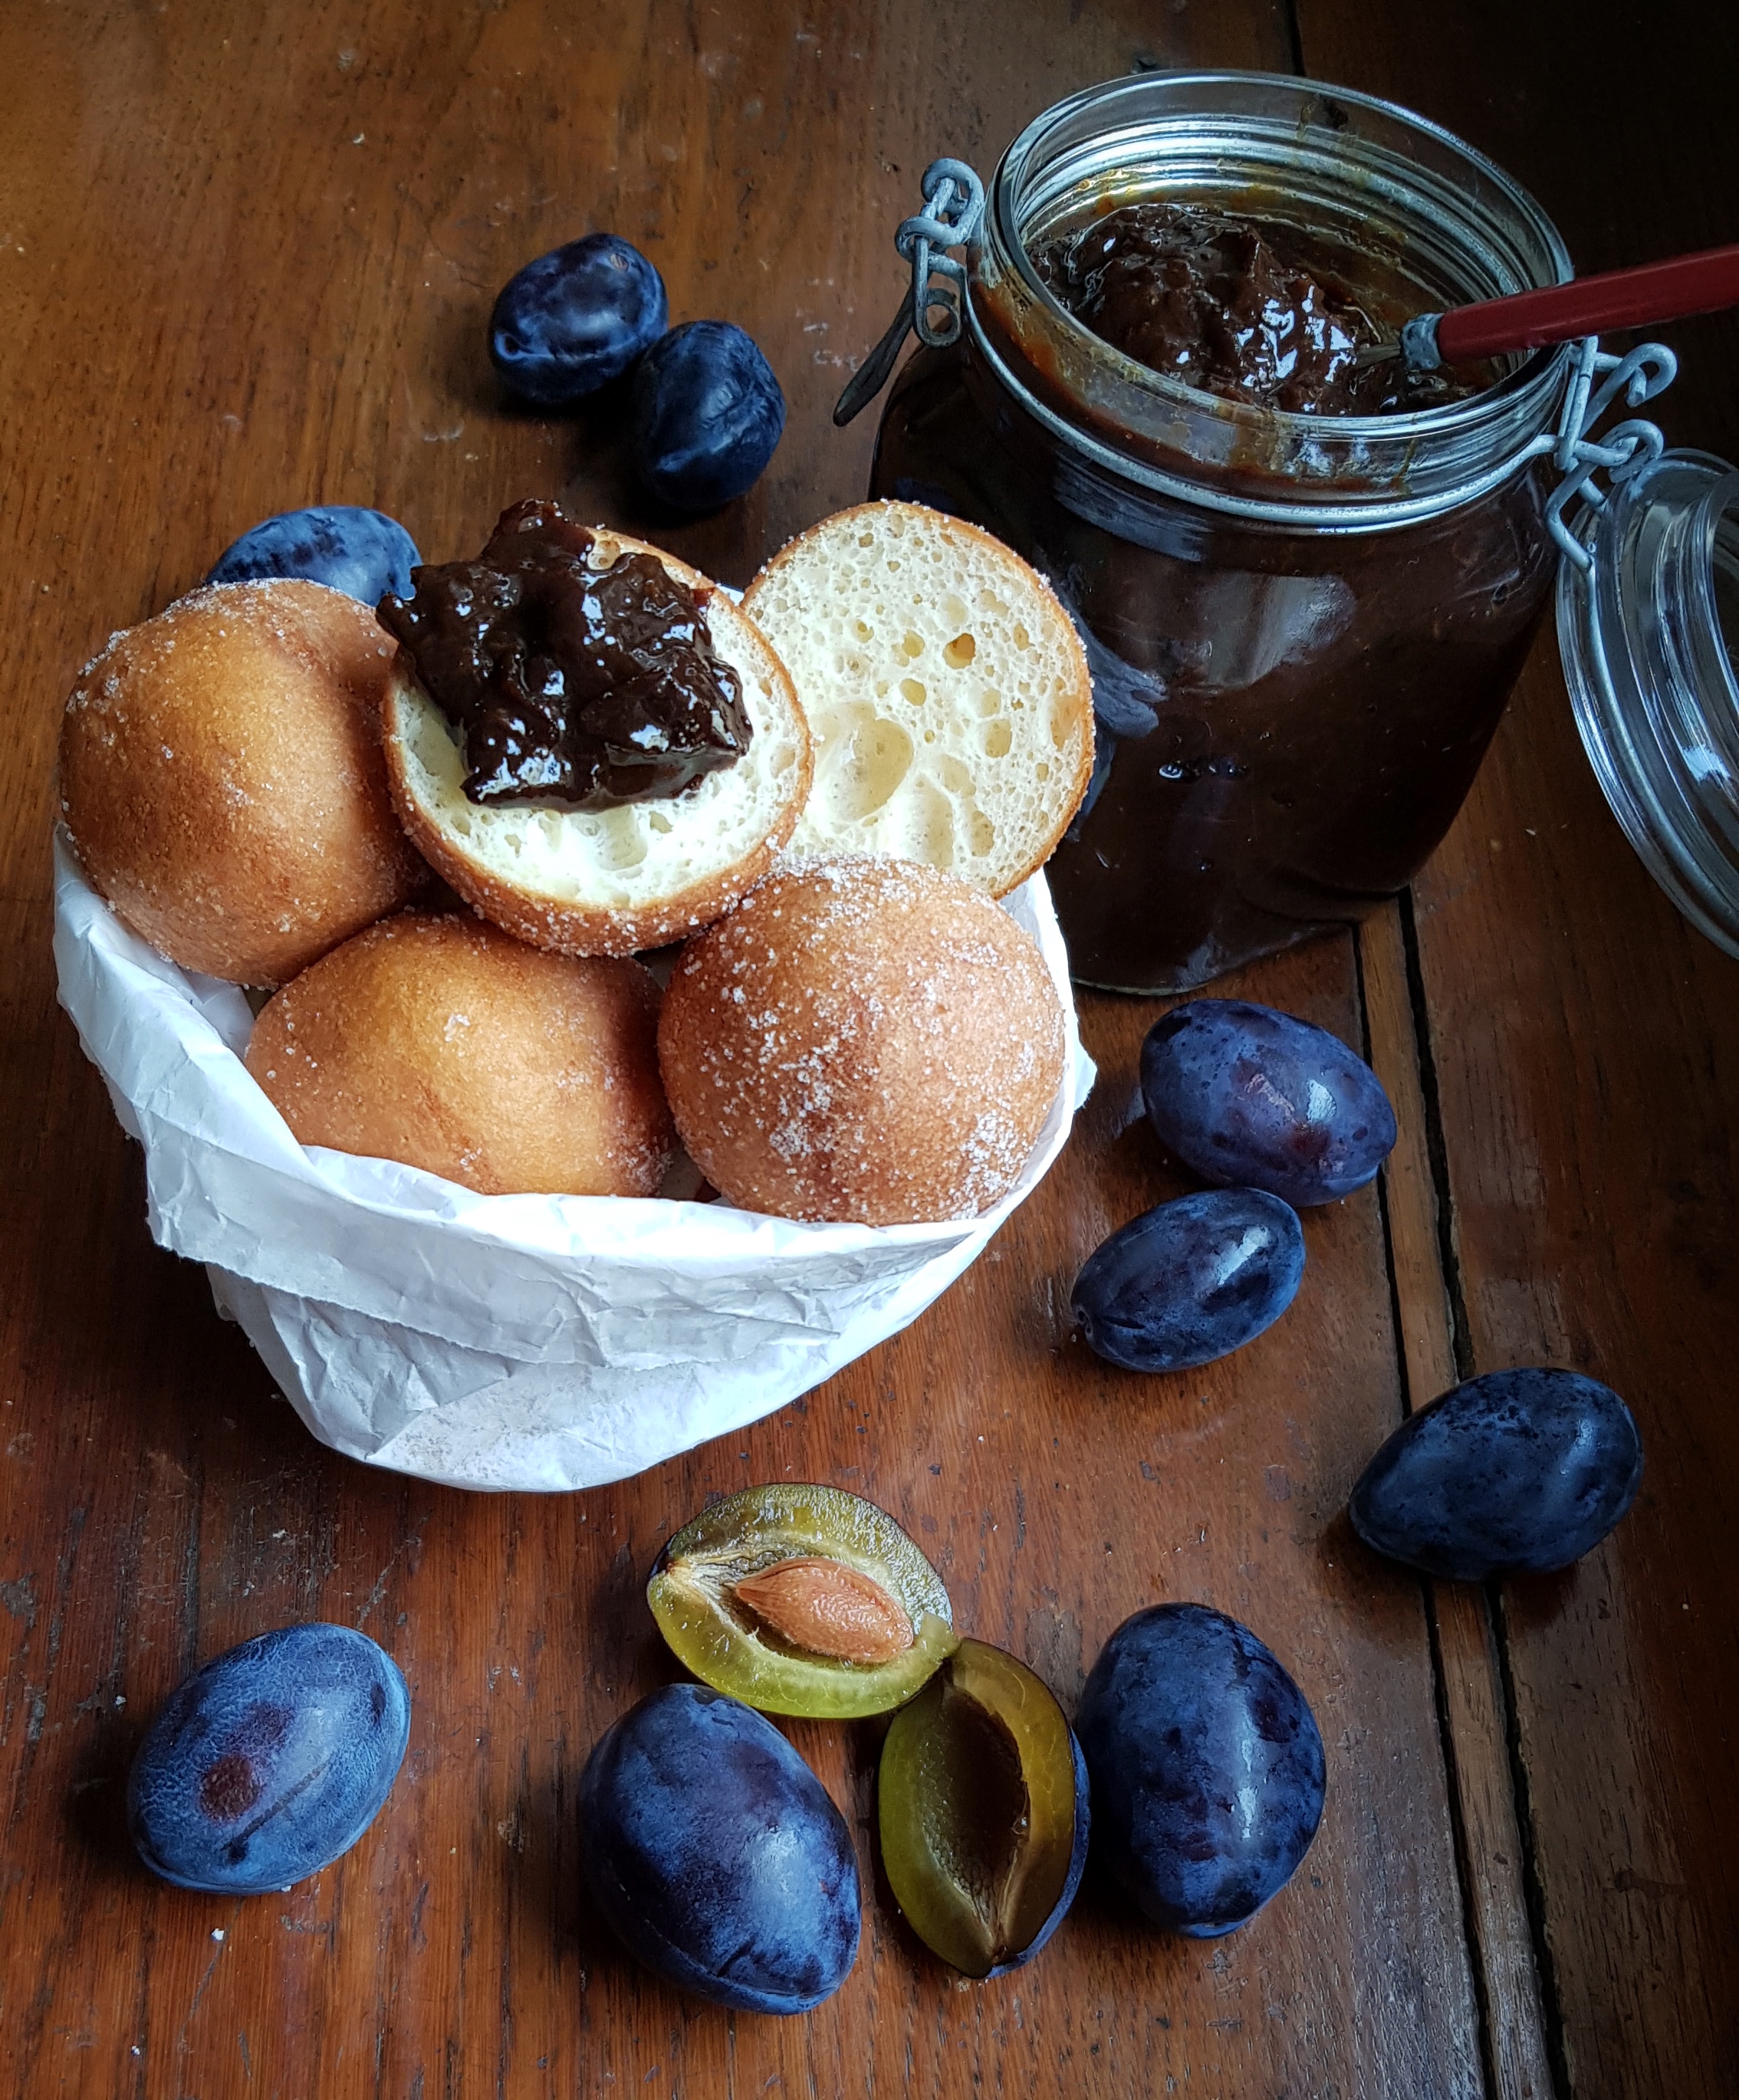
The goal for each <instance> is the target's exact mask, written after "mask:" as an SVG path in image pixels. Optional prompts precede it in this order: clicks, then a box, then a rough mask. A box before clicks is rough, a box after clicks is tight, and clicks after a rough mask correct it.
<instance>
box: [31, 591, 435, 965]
mask: <svg viewBox="0 0 1739 2100" xmlns="http://www.w3.org/2000/svg"><path fill="white" fill-rule="evenodd" d="M396 647H397V645H396V644H395V642H393V640H392V638H391V636H390V635H388V634H386V633H385V632H384V631H383V630H382V628H381V627H380V625H379V624H378V623H377V621H376V620H375V617H374V615H373V612H372V611H370V609H369V607H367V606H364V605H360V604H359V603H358V602H356V600H355V598H350V597H348V596H346V593H344V592H342V591H337V590H331V589H328V588H327V586H326V585H324V584H316V583H309V582H307V581H305V580H302V579H299V578H294V579H293V578H280V579H274V580H271V581H269V582H263V583H240V584H218V585H211V586H210V587H208V588H207V589H202V590H197V591H195V592H193V593H191V594H190V595H189V596H188V597H187V598H181V599H179V600H178V601H177V602H176V603H175V604H174V605H172V606H170V607H169V609H168V610H167V611H165V612H161V613H159V614H158V615H157V617H156V618H155V619H153V620H145V621H144V622H143V623H142V624H140V625H139V626H138V627H134V628H130V629H127V630H126V632H124V633H119V634H114V635H111V636H110V637H109V640H108V646H106V647H105V648H104V650H103V651H102V652H101V654H100V655H98V656H97V657H96V658H95V659H94V660H93V661H92V662H91V663H90V664H86V667H85V669H84V670H83V672H82V673H81V674H80V677H79V682H78V683H77V686H75V687H74V688H73V693H72V696H71V697H70V699H68V702H67V706H66V713H65V717H64V720H63V721H62V724H61V732H60V796H61V802H60V813H61V815H62V817H63V818H64V819H65V822H66V825H67V828H68V832H70V833H71V835H72V838H73V845H74V846H75V848H76V849H77V854H78V857H79V858H80V860H81V861H82V862H83V864H84V868H85V871H86V874H87V875H88V876H89V877H90V881H91V883H92V885H94V886H95V888H96V889H99V890H100V891H101V892H102V893H103V895H104V897H105V898H107V899H108V902H109V903H110V904H111V905H113V907H114V909H115V911H117V913H118V914H119V915H120V916H121V918H122V919H124V920H126V923H127V924H128V925H130V927H131V928H132V929H133V930H134V931H135V933H139V934H141V935H143V937H144V938H145V939H146V940H148V942H150V943H151V944H152V946H153V947H154V948H156V949H157V951H159V952H160V953H161V954H162V955H167V956H168V957H169V958H170V960H171V961H173V962H177V963H179V964H182V965H183V967H184V968H188V969H195V970H203V971H204V972H205V973H207V974H208V975H209V976H211V977H229V978H231V979H232V980H233V981H234V982H236V983H238V984H249V985H260V986H271V985H279V984H283V983H285V982H287V981H288V980H289V978H291V977H294V976H295V975H296V973H298V971H299V970H302V969H304V968H307V965H308V964H310V963H311V962H313V961H314V960H316V958H317V957H319V956H320V955H324V954H326V953H327V952H328V951H329V950H330V949H332V948H333V947H336V946H338V943H339V942H341V941H343V940H345V939H346V938H348V937H349V936H350V935H351V934H352V933H356V932H357V931H358V930H359V929H360V928H362V927H364V926H366V925H368V924H370V923H371V922H372V921H373V920H377V919H379V918H380V917H382V915H384V914H385V913H386V912H389V911H396V910H397V909H398V908H399V906H400V905H403V904H405V903H408V902H409V901H410V900H411V898H413V897H414V896H416V895H417V892H418V891H419V890H420V889H422V888H423V886H424V885H425V884H426V881H427V880H428V872H429V871H428V870H427V868H426V867H425V866H424V865H423V863H422V861H421V860H420V859H419V858H418V857H417V854H416V852H415V850H414V849H413V847H412V845H411V844H410V842H409V841H408V840H407V839H406V837H405V836H404V832H402V831H401V830H400V828H399V823H398V820H397V819H396V818H395V817H394V815H393V813H392V805H391V801H390V800H389V798H388V795H387V791H386V761H385V760H384V759H383V757H382V753H381V731H380V717H381V704H382V696H383V695H384V693H385V690H386V682H387V677H388V673H389V670H390V668H391V664H392V660H393V657H394V655H395V651H396Z"/></svg>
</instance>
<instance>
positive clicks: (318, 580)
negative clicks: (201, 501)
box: [205, 503, 422, 605]
mask: <svg viewBox="0 0 1739 2100" xmlns="http://www.w3.org/2000/svg"><path fill="white" fill-rule="evenodd" d="M421 560H422V555H421V554H418V553H417V542H416V541H415V540H413V538H412V537H411V536H410V534H409V533H408V532H406V531H405V529H404V527H403V526H402V525H401V524H400V523H399V521H398V519H397V518H389V517H388V516H387V515H386V512H385V511H384V510H364V509H362V508H361V507H360V505H356V504H354V503H316V504H314V505H311V506H310V507H309V508H308V509H307V510H280V512H279V513H278V514H277V515H276V517H274V518H262V519H261V521H260V523H258V525H255V526H254V527H251V528H250V529H249V531H248V532H244V533H243V534H242V536H241V538H240V539H239V540H234V541H232V543H231V545H229V546H227V547H226V548H225V549H224V550H223V553H222V554H219V555H218V558H217V561H216V562H215V564H214V567H213V568H212V571H211V573H210V576H207V577H206V579H205V580H206V582H207V583H208V584H240V583H248V582H251V581H252V580H254V579H255V578H256V577H272V576H302V577H305V578H306V579H307V581H308V582H310V583H315V584H329V585H331V586H332V588H333V589H334V590H341V591H345V592H347V593H349V595H350V596H351V598H360V599H361V600H362V602H363V603H364V605H378V604H379V603H380V602H381V600H382V598H384V597H385V596H386V593H387V592H388V591H391V592H392V593H395V596H397V597H399V598H408V596H409V595H410V591H411V571H412V570H413V568H415V567H416V566H417V563H418V562H420V561H421Z"/></svg>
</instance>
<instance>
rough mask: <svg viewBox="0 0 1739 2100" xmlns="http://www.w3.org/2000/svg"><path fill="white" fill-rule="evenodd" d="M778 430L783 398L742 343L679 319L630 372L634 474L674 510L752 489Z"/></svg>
mask: <svg viewBox="0 0 1739 2100" xmlns="http://www.w3.org/2000/svg"><path fill="white" fill-rule="evenodd" d="M784 427H785V397H784V395H783V394H782V393H781V392H780V391H779V382H778V380H777V379H775V377H774V376H773V368H772V366H771V365H770V364H768V363H767V361H766V358H764V357H763V356H762V355H761V351H760V350H759V348H758V347H757V345H756V343H755V341H754V338H753V337H752V336H747V335H745V334H744V333H743V331H742V329H739V328H737V327H735V326H734V325H733V324H731V323H730V321H688V322H686V323H685V324H684V325H683V326H682V327H681V328H674V329H672V330H671V331H670V333H669V335H667V336H665V337H662V338H661V340H660V341H659V342H655V343H654V344H653V346H652V347H651V349H650V350H649V351H647V354H646V355H645V356H644V357H642V359H641V360H640V362H639V364H638V366H637V367H636V368H635V371H634V398H633V414H632V419H631V421H630V425H629V437H630V441H631V443H632V446H633V459H634V465H635V468H636V470H637V471H638V474H639V476H640V479H642V481H643V482H644V483H646V485H647V487H648V488H649V489H651V492H652V493H653V495H655V496H657V497H659V498H660V500H661V501H664V502H665V503H669V504H671V505H674V507H675V508H676V509H678V510H716V509H717V506H718V505H720V504H721V503H728V502H729V501H730V499H731V497H732V496H740V495H741V494H742V493H743V492H744V489H746V488H748V487H753V484H754V483H756V482H757V481H758V480H759V479H760V478H761V470H762V469H763V468H764V467H765V466H766V463H767V461H769V460H770V459H771V458H772V457H773V452H774V448H775V446H776V445H777V444H778V443H779V435H780V433H781V432H782V431H783V430H784Z"/></svg>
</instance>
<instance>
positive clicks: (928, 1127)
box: [658, 855, 1065, 1225]
mask: <svg viewBox="0 0 1739 2100" xmlns="http://www.w3.org/2000/svg"><path fill="white" fill-rule="evenodd" d="M1064 1052H1065V1045H1064V1033H1063V1016H1062V1009H1061V1004H1060V1002H1059V1001H1058V999H1057V992H1056V988H1055V986H1053V984H1052V982H1051V979H1050V975H1049V973H1048V970H1047V969H1046V968H1045V965H1044V958H1043V957H1042V956H1041V955H1040V954H1039V949H1038V946H1037V944H1036V943H1035V942H1034V941H1033V940H1032V939H1031V937H1029V936H1028V935H1027V934H1026V933H1023V932H1022V930H1021V929H1020V928H1019V927H1018V926H1017V925H1016V924H1014V922H1013V920H1011V919H1009V917H1008V915H1006V914H1005V913H1004V912H1002V911H999V910H998V909H997V907H995V904H993V903H992V902H991V901H990V899H989V898H986V896H985V895H984V893H982V890H979V889H975V888H974V887H973V885H971V884H969V883H967V882H965V881H963V880H960V878H959V877H958V876H952V875H947V874H944V873H943V872H942V871H940V870H938V869H936V868H931V867H920V866H918V865H916V863H913V862H905V861H893V860H886V859H880V858H874V857H872V856H868V855H858V856H843V857H838V858H824V859H819V860H813V861H808V862H802V863H800V864H797V865H795V866H792V867H785V868H781V869H777V870H775V871H774V872H773V873H772V874H771V875H769V876H766V878H765V879H764V880H762V881H761V882H760V883H759V884H757V886H756V887H755V888H754V889H753V890H751V891H750V893H748V896H747V897H745V898H744V899H743V901H742V902H741V903H740V904H739V905H738V906H737V907H736V908H735V910H734V911H731V912H730V913H729V914H728V915H726V917H725V918H723V919H722V920H719V921H718V922H717V924H715V925H713V926H712V927H710V928H708V930H707V931H706V932H705V933H703V934H701V935H700V937H699V938H698V939H696V940H695V941H692V942H690V944H689V946H687V948H686V949H685V950H684V951H683V954H682V960H680V962H679V963H678V965H677V968H676V971H675V973H674V974H673V977H672V978H671V982H670V986H669V990H668V991H667V992H666V994H665V996H664V1011H663V1013H662V1015H661V1016H660V1022H659V1034H658V1054H659V1065H660V1070H662V1072H663V1074H664V1088H665V1092H666V1093H667V1095H668V1096H669V1101H670V1105H671V1109H672V1111H673V1114H674V1115H675V1117H676V1123H677V1129H678V1132H679V1133H680V1134H681V1136H682V1141H683V1143H684V1144H685V1145H686V1147H687V1148H688V1150H689V1152H690V1154H691V1155H692V1157H693V1158H694V1159H695V1162H696V1164H697V1165H698V1166H699V1167H700V1169H701V1171H703V1172H704V1174H705V1176H707V1178H708V1180H709V1181H711V1182H712V1183H713V1185H714V1186H715V1187H716V1188H717V1189H719V1190H720V1191H721V1192H722V1193H723V1194H724V1195H725V1196H726V1198H728V1199H729V1200H730V1202H733V1203H735V1204H737V1205H738V1206H739V1207H741V1208H743V1209H745V1210H752V1211H768V1212H770V1213H772V1214H774V1215H779V1216H784V1217H790V1218H799V1219H804V1220H811V1221H822V1220H832V1221H841V1220H844V1221H853V1222H856V1223H859V1224H872V1225H890V1224H915V1223H924V1222H930V1221H934V1220H942V1219H948V1218H968V1217H974V1216H976V1215H978V1213H979V1212H980V1211H984V1210H986V1209H988V1208H989V1207H990V1206H991V1204H993V1203H995V1202H997V1201H998V1200H999V1199H1000V1198H1001V1197H1003V1196H1004V1195H1005V1194H1006V1193H1008V1191H1009V1189H1010V1188H1012V1187H1013V1185H1014V1183H1015V1181H1016V1180H1017V1178H1018V1176H1019V1175H1020V1172H1021V1169H1022V1167H1024V1166H1025V1164H1026V1160H1027V1158H1028V1157H1029V1155H1030V1154H1031V1151H1032V1148H1033V1145H1034V1144H1035V1142H1036V1140H1037V1139H1038V1136H1039V1132H1040V1130H1041V1129H1042V1128H1043V1127H1044V1121H1045V1118H1046V1116H1047V1115H1048V1114H1049V1111H1050V1108H1051V1104H1052V1103H1053V1101H1054V1100H1055V1099H1056V1096H1057V1087H1059V1086H1060V1085H1061V1081H1062V1074H1063V1065H1064Z"/></svg>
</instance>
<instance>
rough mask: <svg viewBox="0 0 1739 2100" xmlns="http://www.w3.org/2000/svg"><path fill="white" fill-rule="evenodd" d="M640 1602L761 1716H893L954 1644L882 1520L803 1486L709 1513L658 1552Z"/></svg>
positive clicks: (937, 1595)
mask: <svg viewBox="0 0 1739 2100" xmlns="http://www.w3.org/2000/svg"><path fill="white" fill-rule="evenodd" d="M647 1601H648V1603H649V1604H651V1608H652V1616H653V1617H654V1618H655V1619H656V1620H657V1621H658V1625H659V1630H660V1632H662V1634H663V1635H664V1639H666V1640H667V1641H668V1642H669V1643H670V1646H671V1648H672V1649H673V1652H675V1654H676V1655H677V1657H678V1659H679V1660H680V1661H682V1662H683V1663H685V1664H686V1665H687V1667H688V1668H689V1669H690V1670H692V1671H693V1672H694V1674H695V1676H696V1677H698V1678H700V1679H702V1680H703V1682H704V1683H708V1684H710V1685H712V1686H713V1687H714V1688H715V1690H717V1691H720V1692H729V1693H730V1696H732V1697H733V1698H735V1699H740V1700H742V1701H744V1703H745V1704H746V1705H750V1706H754V1707H758V1708H759V1709H760V1710H761V1711H762V1712H763V1713H767V1714H800V1715H803V1716H806V1717H808V1718H811V1719H817V1720H850V1719H853V1718H857V1717H858V1716H860V1715H863V1714H885V1713H887V1712H888V1711H889V1710H890V1709H892V1708H894V1707H895V1706H900V1705H904V1703H905V1702H906V1701H907V1700H908V1699H910V1698H911V1696H912V1695H913V1693H914V1692H918V1691H919V1690H920V1689H921V1688H922V1687H923V1686H924V1684H925V1683H926V1682H927V1680H928V1679H929V1678H930V1676H931V1675H932V1674H933V1672H934V1671H935V1670H936V1669H937V1668H938V1665H940V1664H941V1663H942V1661H943V1660H944V1659H945V1658H946V1657H947V1656H949V1655H950V1654H951V1653H952V1652H953V1651H954V1649H955V1648H956V1646H957V1645H958V1642H957V1637H956V1634H955V1632H954V1628H953V1616H954V1615H953V1612H952V1610H951V1608H950V1606H949V1603H948V1593H947V1590H946V1589H945V1588H944V1587H943V1586H942V1577H940V1576H939V1575H938V1573H936V1571H935V1569H934V1568H932V1567H931V1565H930V1564H929V1561H928V1560H925V1557H924V1555H923V1554H922V1553H921V1552H920V1551H919V1550H918V1548H917V1546H916V1545H915V1544H914V1543H913V1542H912V1541H911V1539H910V1538H909V1537H907V1535H906V1533H904V1532H903V1530H902V1529H900V1527H899V1526H898V1524H896V1523H895V1522H894V1519H893V1518H892V1517H890V1516H889V1515H888V1514H887V1512H886V1511H885V1510H881V1509H878V1508H877V1507H876V1505H875V1504H874V1503H873V1502H865V1501H864V1499H863V1497H862V1496H861V1495H853V1494H847V1493H845V1491H844V1489H840V1488H824V1487H816V1486H812V1485H809V1484H807V1483H805V1482H802V1481H775V1482H773V1483H771V1484H770V1485H767V1486H766V1487H759V1488H745V1489H743V1490H742V1491H741V1492H740V1493H737V1494H734V1495H727V1496H726V1497H725V1498H724V1499H723V1500H722V1501H721V1502H715V1503H714V1504H713V1507H711V1508H710V1509H708V1510H707V1511H704V1512H703V1514H702V1515H700V1516H698V1517H696V1518H695V1520H694V1522H693V1523H692V1524H688V1525H686V1526H685V1528H684V1529H682V1530H681V1531H679V1532H678V1533H677V1534H676V1536H675V1537H673V1538H672V1539H671V1540H670V1541H669V1543H668V1544H667V1545H666V1546H665V1547H664V1551H663V1552H661V1553H660V1555H659V1556H658V1560H657V1563H656V1564H655V1567H654V1568H653V1570H652V1575H651V1581H650V1582H648V1583H647Z"/></svg>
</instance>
